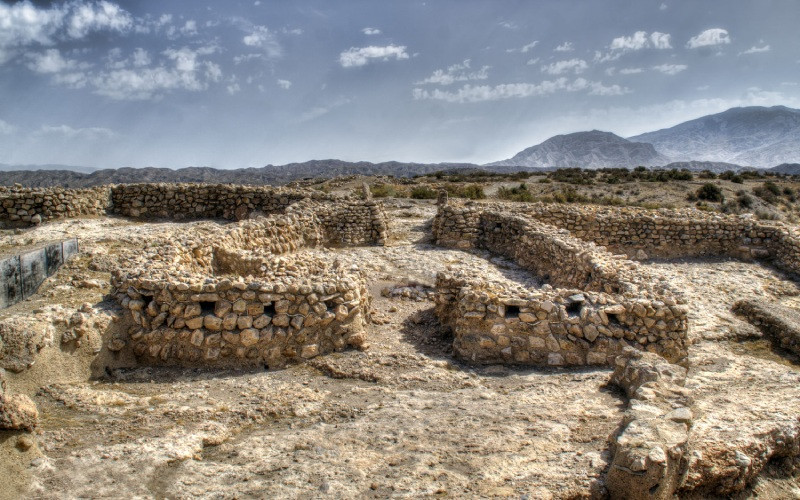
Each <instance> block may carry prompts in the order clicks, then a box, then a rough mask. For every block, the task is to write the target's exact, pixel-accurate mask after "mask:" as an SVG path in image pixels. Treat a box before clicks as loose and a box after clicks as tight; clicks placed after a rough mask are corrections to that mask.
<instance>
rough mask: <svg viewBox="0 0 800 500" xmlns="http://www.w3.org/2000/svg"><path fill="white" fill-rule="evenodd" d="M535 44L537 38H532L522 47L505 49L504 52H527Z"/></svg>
mask: <svg viewBox="0 0 800 500" xmlns="http://www.w3.org/2000/svg"><path fill="white" fill-rule="evenodd" d="M537 45H539V40H534V41H532V42H531V43H529V44H527V45H523V46H522V47H520V48H518V49H506V52H508V53H512V52H521V53H523V54H527V53H528V52H530V51H531V50H532V49H533V48H534V47H536V46H537Z"/></svg>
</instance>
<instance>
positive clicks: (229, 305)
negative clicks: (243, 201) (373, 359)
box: [108, 201, 386, 367]
mask: <svg viewBox="0 0 800 500" xmlns="http://www.w3.org/2000/svg"><path fill="white" fill-rule="evenodd" d="M374 213H382V209H380V207H379V206H378V205H374V204H373V202H371V201H370V202H362V203H361V204H359V203H358V202H355V201H351V202H342V204H341V205H335V204H330V203H327V204H326V203H314V202H309V201H306V202H304V203H300V204H298V205H296V206H293V207H290V209H289V210H287V213H285V214H279V215H272V216H268V217H259V218H255V219H251V220H246V221H242V222H239V223H237V224H235V225H233V226H228V227H224V228H222V229H220V230H219V231H218V232H217V233H215V234H209V235H204V236H203V237H202V238H196V237H194V236H192V235H186V236H185V237H184V238H182V239H180V240H179V241H171V242H157V243H155V244H153V245H152V246H151V247H150V248H149V249H148V250H147V251H146V252H144V253H143V254H141V255H131V256H129V257H128V259H127V260H126V262H124V263H123V265H122V266H121V267H120V269H119V270H117V271H116V272H114V273H113V275H112V285H113V286H114V294H115V296H116V298H117V300H118V301H119V303H120V304H121V305H122V307H123V308H124V309H125V310H126V311H127V314H129V315H130V320H131V322H132V324H133V326H132V327H131V328H130V330H129V332H128V335H127V337H125V336H122V337H117V338H114V339H111V340H110V341H109V344H108V347H109V349H110V350H112V351H120V350H122V349H125V348H130V349H133V352H134V354H135V355H136V356H138V357H139V358H140V359H141V360H142V361H144V362H148V363H164V364H182V365H195V364H202V365H207V366H237V367H240V366H263V365H266V366H268V367H276V366H282V365H285V364H286V363H290V362H293V361H298V360H302V359H308V358H311V357H314V356H317V355H319V354H323V353H327V352H332V351H336V350H341V349H344V348H345V347H348V346H351V347H362V346H363V345H364V342H365V340H366V338H365V332H364V327H365V324H366V322H367V321H368V319H369V305H370V301H371V297H370V295H369V293H368V291H367V287H366V283H365V280H364V277H363V275H362V274H361V273H360V271H358V270H357V269H349V268H344V267H342V266H341V265H340V264H339V263H338V262H337V261H331V260H330V259H327V258H325V257H324V256H323V255H321V254H319V253H309V252H308V249H313V248H315V247H320V246H323V245H328V244H343V243H347V244H360V243H367V242H371V243H375V242H377V241H378V240H382V239H383V238H385V236H386V235H385V230H384V232H381V230H380V229H376V227H377V228H381V227H382V228H385V227H386V221H385V219H382V220H380V221H378V222H375V223H374V222H373V220H374V217H373V214H374ZM335 228H339V229H340V230H341V231H342V232H341V233H339V234H336V235H335V236H333V235H334V234H335V231H334V229H335ZM359 230H360V231H361V233H359Z"/></svg>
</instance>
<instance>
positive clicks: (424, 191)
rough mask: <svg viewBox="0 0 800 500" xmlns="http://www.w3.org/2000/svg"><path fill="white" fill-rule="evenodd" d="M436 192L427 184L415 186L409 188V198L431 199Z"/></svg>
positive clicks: (435, 196)
mask: <svg viewBox="0 0 800 500" xmlns="http://www.w3.org/2000/svg"><path fill="white" fill-rule="evenodd" d="M437 197H438V194H437V193H436V191H434V190H433V189H431V188H429V187H428V186H417V187H415V188H414V189H412V190H411V198H413V199H415V200H433V199H436V198H437Z"/></svg>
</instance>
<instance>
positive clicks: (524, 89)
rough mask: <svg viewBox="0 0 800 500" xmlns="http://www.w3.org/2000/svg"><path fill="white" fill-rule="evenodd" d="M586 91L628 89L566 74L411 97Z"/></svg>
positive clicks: (463, 98) (492, 97)
mask: <svg viewBox="0 0 800 500" xmlns="http://www.w3.org/2000/svg"><path fill="white" fill-rule="evenodd" d="M560 91H565V92H579V91H586V92H587V93H588V94H590V95H598V96H611V95H622V94H626V93H629V92H630V90H628V89H627V88H623V87H620V86H619V85H611V86H606V85H604V84H603V83H601V82H593V81H589V80H586V79H585V78H577V79H575V80H574V81H572V82H570V81H569V80H568V79H567V78H563V77H562V78H559V79H557V80H544V81H542V82H540V83H504V84H500V85H494V86H490V85H480V86H472V85H469V84H466V85H464V86H463V87H461V88H460V89H458V90H456V91H452V92H450V91H443V90H440V89H434V90H425V89H420V88H415V89H414V90H413V93H412V95H413V97H414V99H416V100H440V101H445V102H451V103H475V102H485V101H499V100H504V99H520V98H526V97H535V96H543V95H549V94H554V93H556V92H560Z"/></svg>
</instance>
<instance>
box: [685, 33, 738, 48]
mask: <svg viewBox="0 0 800 500" xmlns="http://www.w3.org/2000/svg"><path fill="white" fill-rule="evenodd" d="M729 43H731V37H730V36H729V35H728V30H724V29H722V28H712V29H708V30H705V31H703V32H702V33H700V34H699V35H697V36H693V37H692V38H690V39H689V41H688V42H686V47H688V48H690V49H696V48H698V47H709V46H714V45H727V44H729Z"/></svg>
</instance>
